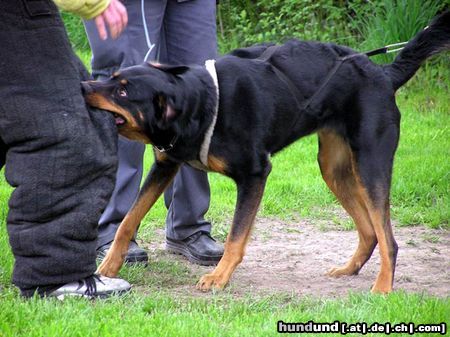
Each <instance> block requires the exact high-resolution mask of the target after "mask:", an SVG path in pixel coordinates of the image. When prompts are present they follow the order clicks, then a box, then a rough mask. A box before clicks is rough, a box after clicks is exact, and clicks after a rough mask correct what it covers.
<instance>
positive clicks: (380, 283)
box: [370, 277, 392, 294]
mask: <svg viewBox="0 0 450 337" xmlns="http://www.w3.org/2000/svg"><path fill="white" fill-rule="evenodd" d="M391 291H392V282H391V281H390V280H389V278H383V277H378V278H377V279H376V281H375V284H374V285H373V286H372V289H371V290H370V292H371V293H373V294H388V293H390V292H391Z"/></svg>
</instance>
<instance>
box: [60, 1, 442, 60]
mask: <svg viewBox="0 0 450 337" xmlns="http://www.w3.org/2000/svg"><path fill="white" fill-rule="evenodd" d="M445 2H446V1H442V0H384V1H369V0H349V1H345V0H320V1H317V0H259V1H255V0H221V1H220V4H219V7H218V15H217V23H218V37H219V48H220V51H221V52H222V53H225V52H228V51H229V50H231V49H234V48H237V47H242V46H248V45H251V44H254V43H259V42H282V41H284V40H286V39H288V38H291V37H295V38H299V39H304V40H320V41H327V42H335V43H339V44H345V45H348V46H351V47H354V48H355V49H361V50H362V49H370V48H376V47H379V46H382V45H384V44H388V43H394V42H398V41H405V40H408V39H409V38H411V37H412V36H414V34H416V33H417V32H418V31H419V30H420V29H422V28H423V27H425V26H426V25H427V23H428V22H429V20H430V19H431V18H432V17H433V16H434V15H435V14H436V13H437V12H438V11H439V10H442V9H443V8H444V7H445V6H446V4H445ZM63 18H64V21H65V22H66V26H67V30H68V32H69V36H70V39H71V41H72V42H73V44H74V47H75V48H76V49H79V50H80V49H81V50H88V48H89V44H88V42H87V39H86V36H85V33H84V28H83V25H82V22H81V20H80V19H79V18H77V17H74V16H72V15H70V14H67V13H63Z"/></svg>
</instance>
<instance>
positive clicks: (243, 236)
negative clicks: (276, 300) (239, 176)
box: [197, 178, 266, 291]
mask: <svg viewBox="0 0 450 337" xmlns="http://www.w3.org/2000/svg"><path fill="white" fill-rule="evenodd" d="M265 179H266V178H264V179H262V180H261V181H260V182H259V184H256V185H253V189H252V190H251V191H250V193H249V195H247V193H244V195H245V196H246V197H245V198H243V197H241V198H240V197H239V193H238V202H237V204H236V212H235V214H234V219H233V225H232V228H231V231H230V234H228V237H227V241H226V243H225V251H224V255H223V256H222V259H221V260H220V261H219V264H218V265H217V267H216V268H215V269H214V271H213V272H212V273H210V274H206V275H204V276H203V277H202V278H201V279H200V281H199V282H198V283H197V289H200V290H202V291H207V290H210V289H211V288H216V289H222V288H223V287H225V285H227V284H228V282H229V280H230V277H231V275H232V274H233V272H234V270H235V269H236V267H237V266H238V265H239V263H241V261H242V259H243V257H244V255H245V247H246V245H247V242H248V240H249V238H250V233H251V230H252V226H253V224H254V221H255V217H256V213H257V212H258V207H259V204H260V202H261V198H262V195H263V193H264V187H265V181H266V180H265ZM243 190H246V188H245V187H244V188H243ZM241 191H242V190H241ZM247 192H248V191H247ZM234 230H239V231H238V234H234V237H233V233H236V232H235V231H234Z"/></svg>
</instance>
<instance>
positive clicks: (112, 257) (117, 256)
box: [97, 167, 178, 277]
mask: <svg viewBox="0 0 450 337" xmlns="http://www.w3.org/2000/svg"><path fill="white" fill-rule="evenodd" d="M177 171H178V167H175V169H173V170H171V171H169V172H167V174H166V175H165V176H164V179H161V180H159V178H158V177H157V176H156V174H155V176H156V177H153V176H152V177H151V178H152V181H151V182H150V184H149V186H148V188H147V189H146V190H145V191H141V192H140V193H139V196H138V198H137V199H136V201H135V202H134V204H133V206H132V208H131V209H130V211H129V212H128V213H127V215H126V216H125V218H124V219H123V221H122V223H121V224H120V226H119V228H118V229H117V232H116V235H115V237H114V241H113V243H112V245H111V248H110V249H109V250H108V253H107V254H106V256H105V258H104V259H103V261H102V263H101V264H100V266H99V267H98V269H97V271H98V272H99V273H100V274H101V275H104V276H108V277H115V276H116V275H117V273H118V272H119V270H120V268H121V267H122V264H123V262H124V260H125V257H126V255H127V253H128V246H129V244H130V240H131V239H132V237H133V235H134V233H135V232H136V230H137V228H138V226H139V224H140V223H141V220H142V219H143V218H144V216H145V214H146V213H147V212H148V211H149V210H150V208H151V207H152V206H153V204H154V203H155V202H156V200H158V198H159V196H160V195H161V194H162V192H163V191H164V190H165V189H166V187H167V186H168V185H169V183H170V182H171V181H172V179H173V177H174V176H175V174H176V172H177ZM153 178H155V179H154V180H153ZM144 188H145V184H144Z"/></svg>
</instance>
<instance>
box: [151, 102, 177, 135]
mask: <svg viewBox="0 0 450 337" xmlns="http://www.w3.org/2000/svg"><path fill="white" fill-rule="evenodd" d="M154 100H155V101H154V104H155V108H156V113H155V117H156V120H157V123H158V126H159V127H160V128H162V129H166V128H168V127H169V126H170V125H171V124H172V122H174V121H175V120H176V119H177V118H178V116H179V115H180V111H179V110H178V109H177V108H176V107H175V104H174V102H173V99H172V98H171V97H168V96H166V95H165V94H162V93H160V94H157V95H156V96H155V98H154Z"/></svg>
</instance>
